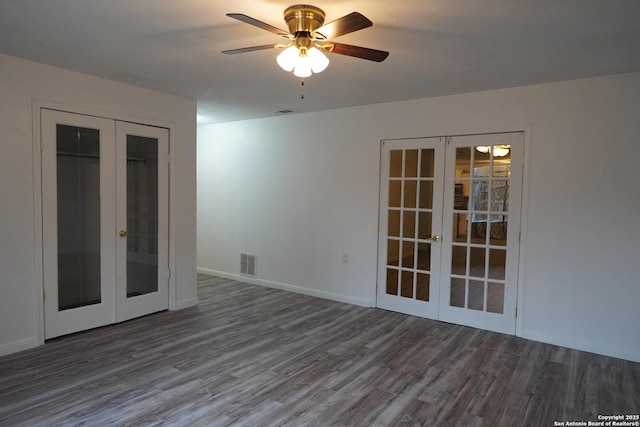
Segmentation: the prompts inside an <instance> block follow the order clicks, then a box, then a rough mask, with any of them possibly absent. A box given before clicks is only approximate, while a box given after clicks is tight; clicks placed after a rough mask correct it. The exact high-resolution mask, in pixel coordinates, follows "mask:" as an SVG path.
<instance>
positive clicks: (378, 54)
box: [323, 42, 389, 62]
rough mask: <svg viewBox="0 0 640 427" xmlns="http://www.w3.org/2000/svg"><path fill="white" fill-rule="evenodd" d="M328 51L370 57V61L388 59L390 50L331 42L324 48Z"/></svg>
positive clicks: (364, 57)
mask: <svg viewBox="0 0 640 427" xmlns="http://www.w3.org/2000/svg"><path fill="white" fill-rule="evenodd" d="M332 45H333V47H331V46H332ZM323 49H324V50H327V51H328V52H333V53H338V54H340V55H347V56H353V57H356V58H362V59H368V60H369V61H375V62H382V61H384V60H385V59H387V56H389V52H385V51H384V50H377V49H370V48H368V47H360V46H353V45H350V44H344V43H333V42H332V43H331V44H330V45H328V46H326V47H324V48H323Z"/></svg>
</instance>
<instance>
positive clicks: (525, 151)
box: [373, 124, 532, 336]
mask: <svg viewBox="0 0 640 427" xmlns="http://www.w3.org/2000/svg"><path fill="white" fill-rule="evenodd" d="M515 132H520V133H522V134H523V135H524V140H523V143H522V151H521V153H522V157H521V159H519V160H520V161H519V163H520V164H521V168H522V169H521V180H520V186H521V193H520V200H519V204H520V209H519V211H520V213H519V216H520V230H519V241H520V244H519V245H518V247H517V253H516V254H515V257H516V258H517V266H518V271H517V288H516V293H517V296H516V317H515V335H516V336H523V328H524V326H523V325H524V321H523V319H524V315H525V299H524V298H525V297H524V296H525V293H526V292H525V290H526V283H525V280H524V279H525V276H526V274H525V272H526V245H524V244H523V242H526V239H527V232H526V230H527V223H528V220H527V212H528V205H529V200H528V194H529V190H528V189H529V182H530V171H529V170H530V166H529V158H530V152H531V138H532V127H531V125H530V124H516V125H504V126H500V127H499V128H496V127H493V126H488V127H481V128H468V129H465V128H462V129H461V128H449V129H442V131H437V130H436V131H432V132H430V133H428V134H426V136H420V137H415V136H408V135H407V136H401V137H395V138H393V137H391V136H389V137H386V138H381V139H380V147H381V150H380V156H381V157H380V167H381V169H380V181H379V185H380V186H381V187H382V186H383V185H385V184H384V182H383V181H382V178H383V171H382V142H383V141H394V140H406V139H430V138H440V137H442V138H445V136H444V135H448V136H450V137H461V136H473V135H487V134H502V133H515ZM379 193H380V191H379ZM380 203H381V202H380ZM379 220H382V219H381V218H380V219H379ZM381 241H382V240H381V236H380V234H378V245H380V244H381V243H380V242H381ZM379 253H380V250H379V249H378V251H377V254H379ZM380 263H381V259H380V258H379V256H378V259H377V270H376V271H377V273H376V277H379V271H380V268H381V267H380ZM379 286H382V284H381V283H379V281H378V280H377V281H376V286H375V288H374V304H373V306H374V307H379V303H378V298H379V296H378V295H379V294H378V287H379Z"/></svg>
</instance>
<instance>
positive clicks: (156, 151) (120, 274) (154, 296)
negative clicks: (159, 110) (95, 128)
mask: <svg viewBox="0 0 640 427" xmlns="http://www.w3.org/2000/svg"><path fill="white" fill-rule="evenodd" d="M116 188H117V194H118V203H117V220H116V221H117V223H118V230H119V231H118V236H119V237H117V239H118V242H117V245H116V258H117V319H118V321H119V322H121V321H124V320H127V319H132V318H134V317H139V316H144V315H146V314H150V313H154V312H156V311H160V310H166V309H167V308H168V307H169V211H168V207H169V131H168V130H167V129H164V128H158V127H153V126H144V125H139V124H134V123H125V122H118V123H117V124H116Z"/></svg>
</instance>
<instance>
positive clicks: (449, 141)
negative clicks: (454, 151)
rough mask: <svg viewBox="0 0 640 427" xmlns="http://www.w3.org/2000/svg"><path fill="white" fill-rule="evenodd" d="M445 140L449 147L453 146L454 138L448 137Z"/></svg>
mask: <svg viewBox="0 0 640 427" xmlns="http://www.w3.org/2000/svg"><path fill="white" fill-rule="evenodd" d="M444 140H445V141H446V142H447V145H449V144H451V140H452V138H451V137H450V136H446V137H445V138H444Z"/></svg>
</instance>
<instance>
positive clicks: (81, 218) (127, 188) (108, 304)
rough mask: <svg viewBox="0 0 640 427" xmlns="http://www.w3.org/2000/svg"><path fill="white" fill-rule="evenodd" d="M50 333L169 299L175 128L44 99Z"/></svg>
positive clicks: (116, 318) (161, 306) (142, 311)
mask: <svg viewBox="0 0 640 427" xmlns="http://www.w3.org/2000/svg"><path fill="white" fill-rule="evenodd" d="M41 118H42V129H41V130H42V147H43V150H42V204H43V215H42V217H43V277H44V292H45V301H44V314H45V316H44V319H45V338H46V339H48V338H53V337H56V336H60V335H65V334H69V333H73V332H78V331H81V330H86V329H91V328H95V327H98V326H103V325H107V324H110V323H115V322H122V321H124V320H128V319H131V318H134V317H139V316H143V315H146V314H150V313H153V312H156V311H160V310H166V309H167V308H168V306H169V298H168V281H169V268H168V259H169V254H168V247H169V239H168V236H169V221H168V206H169V187H168V182H169V166H168V157H169V154H168V153H169V131H168V130H167V129H164V128H157V127H153V126H143V125H137V124H131V123H125V122H118V121H115V120H111V119H105V118H97V117H92V116H85V115H80V114H73V113H65V112H60V111H54V110H47V109H43V110H42V112H41Z"/></svg>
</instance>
